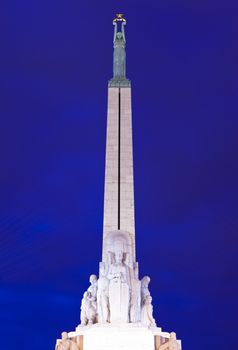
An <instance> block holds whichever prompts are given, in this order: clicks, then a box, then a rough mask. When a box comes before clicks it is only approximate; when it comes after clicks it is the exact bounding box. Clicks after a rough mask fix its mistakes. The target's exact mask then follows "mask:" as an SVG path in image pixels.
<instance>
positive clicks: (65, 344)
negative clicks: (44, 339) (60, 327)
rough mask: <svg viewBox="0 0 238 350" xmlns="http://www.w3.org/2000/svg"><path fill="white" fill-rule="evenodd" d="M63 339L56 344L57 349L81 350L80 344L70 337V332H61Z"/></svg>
mask: <svg viewBox="0 0 238 350" xmlns="http://www.w3.org/2000/svg"><path fill="white" fill-rule="evenodd" d="M61 337H62V340H61V341H60V342H59V343H58V344H57V345H56V347H55V350H79V347H78V345H77V344H76V343H75V342H74V341H73V340H71V339H69V338H68V333H67V332H63V333H62V334H61Z"/></svg>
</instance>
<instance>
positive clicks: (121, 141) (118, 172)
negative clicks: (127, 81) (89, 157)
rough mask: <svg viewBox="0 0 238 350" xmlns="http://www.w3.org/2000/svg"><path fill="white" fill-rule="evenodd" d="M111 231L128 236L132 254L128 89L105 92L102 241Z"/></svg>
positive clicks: (111, 88) (130, 130)
mask: <svg viewBox="0 0 238 350" xmlns="http://www.w3.org/2000/svg"><path fill="white" fill-rule="evenodd" d="M114 230H122V231H127V232H128V233H130V235H131V236H132V240H133V245H134V253H135V219H134V183H133V154H132V120H131V88H130V87H109V88H108V113H107V141H106V168H105V187H104V222H103V241H104V240H105V237H106V235H107V234H108V232H111V231H114ZM103 250H104V249H103ZM103 253H104V252H103Z"/></svg>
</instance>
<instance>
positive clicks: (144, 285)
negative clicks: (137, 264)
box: [141, 276, 150, 306]
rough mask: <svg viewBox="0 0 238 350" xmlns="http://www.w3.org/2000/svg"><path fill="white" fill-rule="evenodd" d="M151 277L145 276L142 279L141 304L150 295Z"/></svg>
mask: <svg viewBox="0 0 238 350" xmlns="http://www.w3.org/2000/svg"><path fill="white" fill-rule="evenodd" d="M149 283H150V277H149V276H144V277H143V278H142V280H141V305H142V306H143V304H144V302H145V299H146V297H147V295H149V296H150V291H149Z"/></svg>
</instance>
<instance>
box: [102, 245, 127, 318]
mask: <svg viewBox="0 0 238 350" xmlns="http://www.w3.org/2000/svg"><path fill="white" fill-rule="evenodd" d="M114 258H115V261H114V263H112V264H111V265H110V266H109V271H108V276H107V277H108V279H109V305H110V322H122V323H126V322H128V321H129V301H130V287H129V286H130V277H129V268H128V266H126V265H125V263H124V262H123V251H122V250H119V249H118V250H116V251H115V254H114Z"/></svg>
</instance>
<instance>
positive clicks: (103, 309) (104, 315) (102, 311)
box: [97, 263, 109, 323]
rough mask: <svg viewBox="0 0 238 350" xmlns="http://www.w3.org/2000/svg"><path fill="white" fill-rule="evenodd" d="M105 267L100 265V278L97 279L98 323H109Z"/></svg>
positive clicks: (107, 283) (107, 281) (107, 282)
mask: <svg viewBox="0 0 238 350" xmlns="http://www.w3.org/2000/svg"><path fill="white" fill-rule="evenodd" d="M106 270H107V269H106V265H105V264H104V263H101V265H100V277H99V279H98V290H97V307H98V322H99V323H106V322H109V280H108V278H107V277H106V274H107V271H106Z"/></svg>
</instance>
